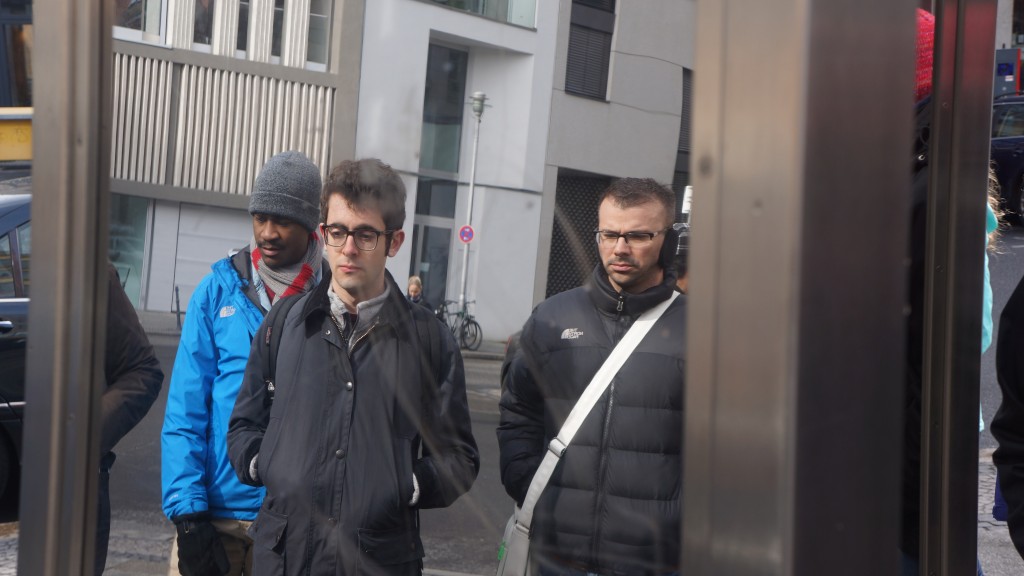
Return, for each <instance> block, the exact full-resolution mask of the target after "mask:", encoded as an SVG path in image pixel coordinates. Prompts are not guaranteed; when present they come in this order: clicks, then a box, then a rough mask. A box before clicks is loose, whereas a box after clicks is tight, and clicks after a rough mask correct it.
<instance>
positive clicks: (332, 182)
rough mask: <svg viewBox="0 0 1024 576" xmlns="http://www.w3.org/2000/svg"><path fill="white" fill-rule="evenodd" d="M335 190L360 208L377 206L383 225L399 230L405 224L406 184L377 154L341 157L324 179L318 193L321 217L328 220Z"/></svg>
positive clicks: (321, 219) (350, 203) (322, 219)
mask: <svg viewBox="0 0 1024 576" xmlns="http://www.w3.org/2000/svg"><path fill="white" fill-rule="evenodd" d="M334 194H339V195H341V197H342V198H344V199H345V201H346V202H347V203H348V204H349V205H350V206H353V207H355V208H359V209H361V210H366V209H377V210H380V213H381V216H382V217H383V218H384V226H385V227H386V228H387V229H388V230H399V229H401V228H402V226H403V225H404V224H405V184H403V183H402V179H401V178H400V177H399V176H398V174H397V173H396V172H395V171H394V170H393V169H392V168H391V166H388V165H387V164H385V163H384V162H381V161H380V160H378V159H376V158H364V159H362V160H343V161H341V162H339V163H338V164H337V165H336V166H335V167H334V168H332V169H331V173H330V174H328V175H327V179H326V180H324V189H323V192H322V193H321V194H320V221H321V222H326V221H327V203H328V201H329V200H330V198H331V196H333V195H334Z"/></svg>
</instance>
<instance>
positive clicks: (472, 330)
mask: <svg viewBox="0 0 1024 576" xmlns="http://www.w3.org/2000/svg"><path fill="white" fill-rule="evenodd" d="M474 302H476V301H475V300H472V301H469V302H466V303H465V305H463V306H462V308H459V307H458V306H459V303H458V302H456V301H455V300H445V301H444V302H442V303H441V305H440V306H438V307H437V310H436V311H435V312H434V313H435V314H436V315H437V317H438V319H439V320H441V321H442V322H444V324H445V326H447V327H448V329H449V330H451V331H452V334H454V335H455V339H456V340H457V341H458V342H459V346H461V347H462V348H465V349H467V350H476V349H477V348H479V347H480V344H481V343H482V342H483V340H484V331H483V330H482V329H481V328H480V323H478V322H477V321H476V319H475V318H473V314H472V313H470V311H469V305H470V304H473V303H474Z"/></svg>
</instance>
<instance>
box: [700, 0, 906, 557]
mask: <svg viewBox="0 0 1024 576" xmlns="http://www.w3.org/2000/svg"><path fill="white" fill-rule="evenodd" d="M915 5H916V2H915V1H913V0H902V1H893V0H775V1H773V2H763V1H761V0H713V1H710V0H709V1H703V2H700V3H699V5H698V26H697V30H698V38H697V62H696V70H695V72H694V79H695V87H696V107H695V108H694V127H695V141H694V154H693V160H692V161H693V166H692V170H691V173H692V174H693V176H694V182H693V186H694V193H693V217H692V234H693V235H692V242H693V243H692V248H691V268H690V295H689V309H690V313H689V326H688V331H689V337H688V339H687V340H688V350H687V353H688V360H689V366H688V372H687V413H686V430H685V435H686V438H685V441H686V461H685V468H684V472H685V477H684V480H683V494H684V504H683V510H684V521H683V545H684V551H683V566H682V573H683V574H687V575H693V576H696V575H711V574H715V575H729V576H747V575H791V574H794V575H801V576H805V575H806V576H811V575H814V576H818V575H821V574H829V575H830V576H838V575H849V576H863V575H864V574H873V575H890V576H893V575H896V574H897V570H898V552H897V542H898V534H899V532H898V531H899V518H900V514H899V510H900V508H899V486H900V482H899V478H900V476H899V471H900V468H899V465H900V449H901V433H902V428H901V426H900V423H901V413H900V409H901V398H902V363H903V354H902V349H903V342H902V338H903V301H904V296H905V294H904V290H905V287H904V285H905V280H904V274H905V270H904V252H905V247H906V243H907V233H908V215H907V214H908V207H909V201H910V191H909V179H910V175H909V170H910V155H911V120H912V118H911V116H912V106H913V75H914V74H913V72H914V29H915V28H914V8H915Z"/></svg>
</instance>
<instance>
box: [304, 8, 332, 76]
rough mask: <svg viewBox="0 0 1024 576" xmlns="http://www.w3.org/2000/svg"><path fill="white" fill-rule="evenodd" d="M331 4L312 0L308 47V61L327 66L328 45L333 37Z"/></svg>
mask: <svg viewBox="0 0 1024 576" xmlns="http://www.w3.org/2000/svg"><path fill="white" fill-rule="evenodd" d="M330 28H331V2H330V1H329V0H310V2H309V35H308V37H307V45H306V61H307V62H312V63H314V64H323V65H325V66H326V64H327V43H328V39H329V38H330V37H331V29H330Z"/></svg>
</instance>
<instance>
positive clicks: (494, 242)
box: [356, 0, 678, 340]
mask: <svg viewBox="0 0 1024 576" xmlns="http://www.w3.org/2000/svg"><path fill="white" fill-rule="evenodd" d="M558 9H559V6H558V3H557V2H548V1H546V0H537V4H536V29H529V28H523V27H520V26H512V25H508V24H504V23H501V22H497V21H492V20H488V19H486V18H482V17H479V16H476V15H473V14H469V13H464V12H460V11H457V10H452V9H449V8H446V7H444V6H439V5H436V4H432V3H429V2H420V1H416V0H374V1H373V2H367V3H366V11H365V18H364V34H363V40H364V41H363V51H362V54H363V60H362V67H361V78H360V98H359V119H358V129H357V133H356V155H357V156H358V157H378V158H381V159H382V160H384V161H385V162H387V163H389V164H391V166H392V167H394V168H395V169H397V170H400V171H401V172H403V173H404V174H405V175H406V177H405V182H406V186H407V189H408V192H409V201H408V208H407V212H408V214H407V217H406V226H405V230H406V233H407V234H408V235H409V236H410V237H407V238H406V245H405V246H403V248H402V250H401V251H400V252H399V254H398V255H397V256H396V257H395V258H393V259H391V260H389V264H388V268H389V270H390V271H391V273H392V275H393V276H394V277H395V278H396V280H398V282H399V284H400V285H402V287H403V288H404V280H405V278H406V277H407V276H408V270H409V261H410V256H411V252H410V251H411V247H412V244H411V240H412V239H411V235H412V230H413V221H414V220H415V205H416V202H415V195H416V184H417V175H418V174H419V173H420V142H421V136H422V125H423V99H424V90H425V85H426V68H427V50H428V47H429V45H430V44H431V43H432V42H434V43H438V44H443V45H446V46H449V47H454V48H459V49H462V50H465V51H466V52H468V53H469V63H468V70H467V77H466V100H467V105H466V108H465V114H464V117H463V124H462V135H461V148H460V159H459V171H458V174H457V175H452V179H457V180H458V181H459V183H460V185H459V186H458V199H457V204H456V212H455V228H454V230H453V242H452V246H451V253H450V257H449V262H450V265H449V271H448V285H447V296H448V298H450V299H457V298H458V296H459V293H460V292H461V288H462V286H461V279H462V259H463V258H462V250H463V245H462V243H461V242H459V241H458V239H457V236H455V233H456V232H457V230H458V228H459V227H460V226H462V225H463V224H465V220H466V209H467V205H468V190H469V186H468V182H469V178H470V171H471V165H472V153H473V136H474V130H475V121H476V120H475V118H474V116H473V113H472V111H471V109H470V107H469V105H468V99H469V96H470V95H471V94H472V93H473V92H475V91H483V92H485V93H486V94H487V97H488V104H489V105H490V107H488V108H487V109H486V110H485V112H484V114H483V120H482V124H481V130H480V147H479V155H478V160H477V170H476V184H477V185H476V194H475V198H474V210H473V211H474V215H473V227H474V229H475V230H476V231H477V239H476V240H474V241H473V244H472V250H471V252H470V264H469V282H468V284H469V290H468V296H467V297H468V299H470V300H476V305H475V308H474V309H473V311H474V313H475V314H476V315H477V319H478V320H479V322H480V324H481V327H482V328H483V331H484V338H485V339H487V340H504V339H505V338H507V337H508V336H509V335H510V334H511V333H512V332H514V331H515V330H518V329H519V327H520V326H521V325H522V322H523V321H524V320H525V319H526V318H527V317H528V316H529V313H530V310H531V309H532V306H533V302H532V294H533V286H534V281H535V277H534V274H533V272H534V269H535V259H536V256H537V249H536V238H537V234H538V232H539V227H540V213H541V211H540V199H541V197H540V196H539V195H537V193H538V192H540V191H541V190H542V189H543V184H544V182H543V177H544V163H545V158H546V157H547V141H548V127H549V119H550V103H551V93H552V89H553V82H554V75H553V68H554V63H555V42H556V38H557V33H558V25H557V21H558ZM677 115H678V113H677ZM524 191H525V192H524ZM510 227H512V228H515V235H514V237H515V240H514V241H510V240H511V239H512V237H509V236H507V235H506V234H507V233H508V234H511V233H512V232H513V231H511V230H509V228H510ZM520 235H523V236H529V238H521V237H519V236H520ZM499 238H500V240H499ZM510 270H515V271H516V272H515V273H509V271H510Z"/></svg>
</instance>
